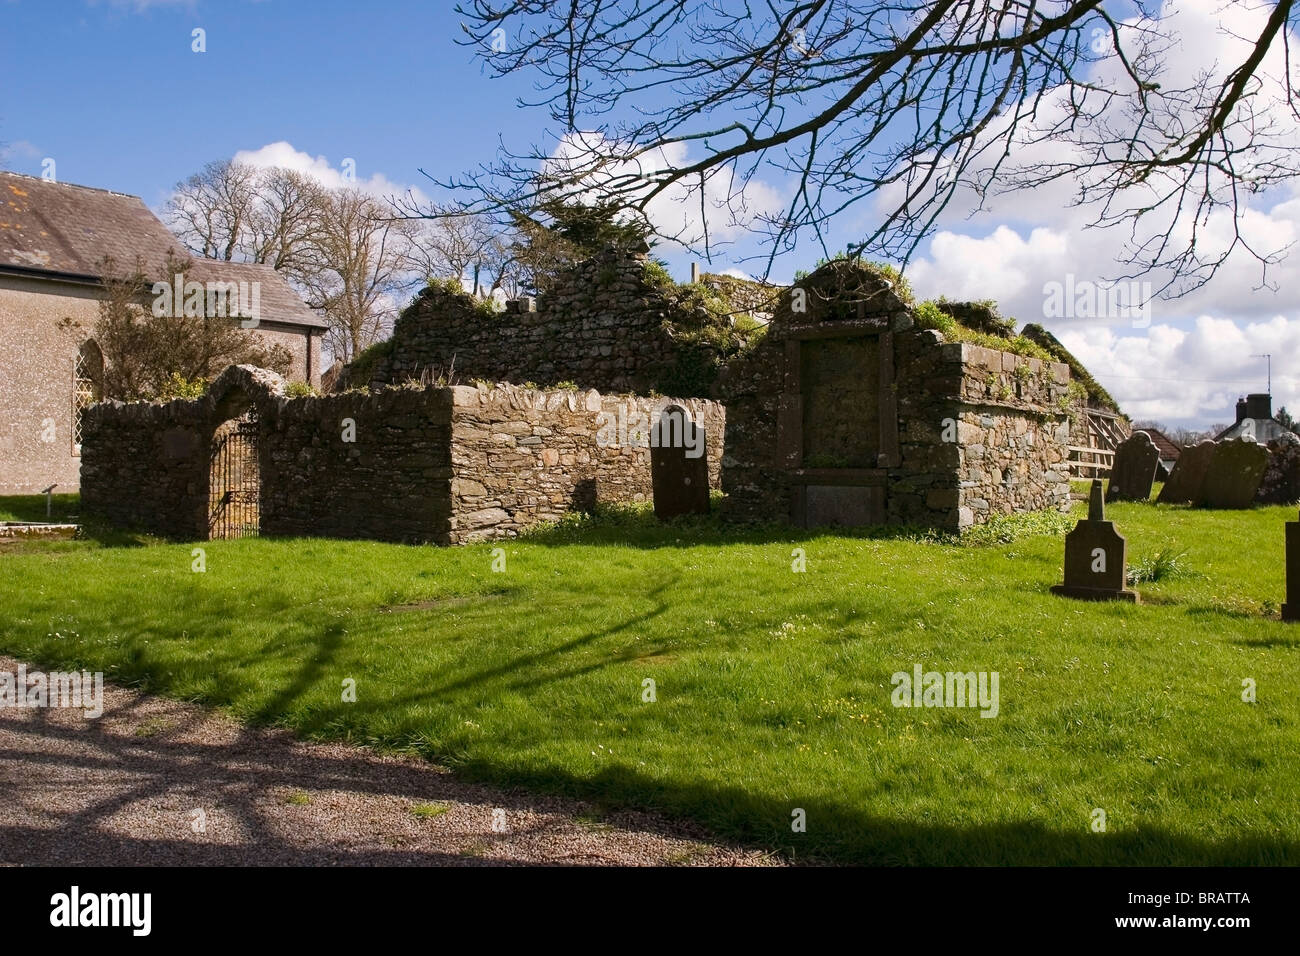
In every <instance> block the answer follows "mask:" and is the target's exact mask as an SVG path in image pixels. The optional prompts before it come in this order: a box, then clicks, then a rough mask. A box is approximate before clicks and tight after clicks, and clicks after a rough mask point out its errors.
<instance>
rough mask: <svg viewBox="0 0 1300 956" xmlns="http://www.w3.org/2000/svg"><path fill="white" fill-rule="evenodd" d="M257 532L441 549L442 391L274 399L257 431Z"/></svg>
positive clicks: (446, 421) (447, 412) (445, 447)
mask: <svg viewBox="0 0 1300 956" xmlns="http://www.w3.org/2000/svg"><path fill="white" fill-rule="evenodd" d="M261 435H262V443H263V448H262V456H261V457H262V461H263V465H262V475H261V477H262V494H261V532H262V534H266V535H283V536H289V535H309V536H316V537H328V538H373V539H377V540H381V541H403V542H408V543H416V544H425V543H432V544H447V543H448V542H449V540H450V538H449V534H448V528H449V519H450V517H451V507H450V488H451V478H452V468H451V444H450V440H451V402H450V396H449V393H448V390H447V389H437V388H428V389H420V388H395V389H384V390H382V391H379V392H377V393H375V394H374V395H366V394H363V393H360V392H349V393H346V394H343V395H330V396H326V397H323V398H298V399H288V400H286V399H281V400H279V401H277V402H276V403H275V404H274V406H273V407H272V409H271V410H270V414H269V416H268V417H267V421H266V422H265V423H264V427H263V429H262V432H261Z"/></svg>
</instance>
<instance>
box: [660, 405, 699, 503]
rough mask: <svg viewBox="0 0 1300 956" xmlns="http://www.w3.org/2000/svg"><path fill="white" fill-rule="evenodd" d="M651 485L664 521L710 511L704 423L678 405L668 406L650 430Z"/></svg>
mask: <svg viewBox="0 0 1300 956" xmlns="http://www.w3.org/2000/svg"><path fill="white" fill-rule="evenodd" d="M650 485H651V487H652V488H653V490H654V501H655V517H657V518H659V519H660V520H661V521H666V520H668V519H669V518H675V517H677V516H678V515H706V514H708V513H709V459H708V455H707V454H706V445H705V434H704V427H703V426H701V425H696V424H695V423H694V422H693V421H691V419H690V416H689V415H687V414H686V413H685V412H684V411H683V410H682V409H681V408H679V407H678V406H676V405H672V406H669V407H668V408H666V409H664V411H663V413H662V414H661V415H660V416H659V421H658V422H656V423H655V425H654V426H653V427H652V428H651V430H650Z"/></svg>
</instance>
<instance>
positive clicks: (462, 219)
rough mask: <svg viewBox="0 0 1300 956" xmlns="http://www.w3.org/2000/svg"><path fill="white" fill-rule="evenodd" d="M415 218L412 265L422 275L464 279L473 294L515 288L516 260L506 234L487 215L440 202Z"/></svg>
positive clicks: (510, 290) (505, 290)
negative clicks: (433, 213) (464, 212)
mask: <svg viewBox="0 0 1300 956" xmlns="http://www.w3.org/2000/svg"><path fill="white" fill-rule="evenodd" d="M436 212H437V215H436V216H435V217H433V218H429V219H425V220H421V221H417V222H416V225H415V232H414V236H413V242H412V247H411V267H412V270H413V272H414V273H415V274H416V275H417V276H419V278H421V279H463V280H467V281H468V282H469V283H470V289H471V291H472V292H473V293H474V294H475V295H480V296H486V295H490V294H491V293H492V292H493V291H494V290H496V289H501V290H503V291H504V292H505V293H506V294H507V295H514V294H515V293H516V292H517V291H518V285H519V282H518V271H519V270H518V263H517V261H516V258H515V256H514V254H513V253H512V251H511V248H510V241H509V238H508V237H507V236H506V235H505V233H504V232H503V231H502V230H501V229H500V228H499V227H498V226H497V225H496V224H495V223H494V222H493V221H492V220H491V219H489V218H488V217H486V216H472V215H470V216H467V215H458V214H457V212H456V209H455V207H453V206H443V207H439V208H438V209H437V210H436Z"/></svg>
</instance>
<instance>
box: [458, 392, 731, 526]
mask: <svg viewBox="0 0 1300 956" xmlns="http://www.w3.org/2000/svg"><path fill="white" fill-rule="evenodd" d="M449 391H450V393H451V395H452V401H453V403H454V412H453V415H452V467H453V478H452V486H451V493H452V519H451V528H450V540H451V542H452V543H455V544H463V543H467V542H472V541H479V540H484V539H489V538H501V537H511V536H514V535H516V534H518V533H519V531H521V530H523V529H524V528H526V527H528V526H530V525H533V524H537V523H539V522H543V521H554V520H557V519H559V518H561V517H563V516H564V515H565V514H568V513H569V512H571V511H575V510H578V511H586V510H590V508H591V507H592V506H593V505H595V504H597V503H609V502H633V501H649V500H651V497H652V495H651V486H650V449H649V445H648V440H649V435H648V432H647V431H646V430H647V429H648V428H649V427H650V426H651V424H652V423H653V421H654V420H655V416H656V415H657V413H658V412H659V411H660V410H662V409H663V408H665V407H667V406H669V405H677V406H680V407H681V408H683V409H685V410H686V412H687V413H688V414H689V415H690V417H691V420H692V421H694V422H695V423H696V424H702V425H704V427H705V429H706V454H707V457H708V462H709V484H710V486H711V487H713V488H720V487H721V468H722V448H721V437H722V434H723V431H724V427H725V413H724V410H723V408H722V406H721V405H719V404H718V403H717V402H711V401H706V400H703V399H667V398H647V397H644V396H637V395H602V394H600V393H599V392H597V391H595V390H594V389H592V390H588V391H586V392H578V391H573V390H565V389H559V390H551V391H535V390H532V389H524V388H519V387H516V386H510V385H498V386H495V387H493V388H490V389H489V388H487V387H476V388H470V387H465V386H457V387H453V388H452V389H450V390H449ZM611 438H612V439H613V440H612V441H610V439H611Z"/></svg>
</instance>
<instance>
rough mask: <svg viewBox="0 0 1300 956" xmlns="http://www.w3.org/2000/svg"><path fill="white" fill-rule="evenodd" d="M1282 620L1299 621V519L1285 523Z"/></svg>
mask: <svg viewBox="0 0 1300 956" xmlns="http://www.w3.org/2000/svg"><path fill="white" fill-rule="evenodd" d="M1282 620H1284V621H1300V521H1288V522H1287V523H1286V603H1285V604H1283V605H1282Z"/></svg>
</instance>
